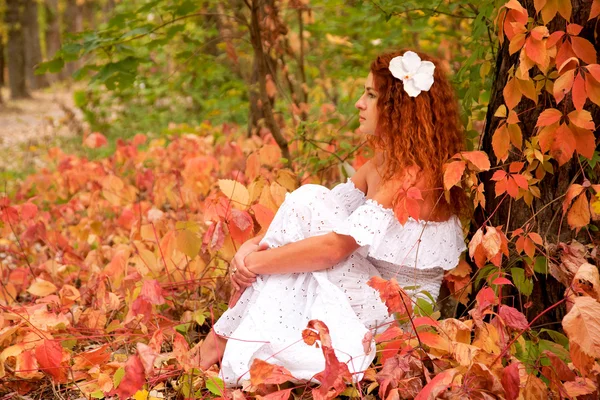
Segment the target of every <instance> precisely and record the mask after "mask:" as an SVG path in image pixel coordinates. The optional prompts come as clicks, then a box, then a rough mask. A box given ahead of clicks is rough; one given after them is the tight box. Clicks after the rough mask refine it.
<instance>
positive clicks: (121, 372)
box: [113, 367, 125, 388]
mask: <svg viewBox="0 0 600 400" xmlns="http://www.w3.org/2000/svg"><path fill="white" fill-rule="evenodd" d="M124 376H125V368H123V367H121V368H119V369H118V370H116V372H115V375H114V376H113V387H114V388H118V387H119V384H120V383H121V381H122V380H123V377H124Z"/></svg>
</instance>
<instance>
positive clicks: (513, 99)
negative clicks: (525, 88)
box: [502, 78, 522, 110]
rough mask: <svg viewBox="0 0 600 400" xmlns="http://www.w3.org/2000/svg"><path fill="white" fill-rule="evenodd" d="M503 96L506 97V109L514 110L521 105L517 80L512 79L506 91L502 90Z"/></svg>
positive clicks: (505, 88) (507, 84)
mask: <svg viewBox="0 0 600 400" xmlns="http://www.w3.org/2000/svg"><path fill="white" fill-rule="evenodd" d="M502 94H503V95H504V102H505V103H506V107H508V109H509V110H512V109H513V108H515V107H516V106H517V104H519V102H520V101H521V96H522V95H521V91H520V90H519V88H518V87H517V84H516V78H512V79H510V80H509V81H508V82H507V83H506V86H505V87H504V89H503V90H502Z"/></svg>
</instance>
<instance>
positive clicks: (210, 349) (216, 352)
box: [200, 329, 227, 371]
mask: <svg viewBox="0 0 600 400" xmlns="http://www.w3.org/2000/svg"><path fill="white" fill-rule="evenodd" d="M226 344H227V339H225V338H224V337H221V336H218V335H216V334H215V332H214V330H212V329H211V330H210V332H209V333H208V335H206V338H205V339H204V342H202V344H201V345H200V369H201V370H202V371H206V370H207V369H209V368H210V367H211V366H212V365H213V364H216V363H217V362H219V360H221V357H223V352H224V351H225V345H226Z"/></svg>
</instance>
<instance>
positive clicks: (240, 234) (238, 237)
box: [228, 208, 254, 243]
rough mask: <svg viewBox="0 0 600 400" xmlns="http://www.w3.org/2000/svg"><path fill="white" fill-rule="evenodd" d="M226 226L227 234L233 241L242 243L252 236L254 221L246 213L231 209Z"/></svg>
mask: <svg viewBox="0 0 600 400" xmlns="http://www.w3.org/2000/svg"><path fill="white" fill-rule="evenodd" d="M228 226H229V234H230V235H231V237H232V238H233V240H235V241H237V242H240V243H243V242H245V241H246V240H248V239H250V237H251V236H252V232H253V230H254V221H253V220H252V217H251V216H250V214H248V213H247V212H246V211H240V210H237V209H235V208H233V209H232V210H231V218H230V220H229V224H228Z"/></svg>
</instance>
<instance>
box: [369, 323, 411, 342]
mask: <svg viewBox="0 0 600 400" xmlns="http://www.w3.org/2000/svg"><path fill="white" fill-rule="evenodd" d="M403 333H404V332H403V331H402V329H400V327H398V326H396V325H392V326H390V327H389V328H387V329H386V330H385V331H384V332H383V333H381V334H379V335H377V336H376V337H375V343H381V342H389V341H390V340H392V339H396V338H397V337H399V336H402V334H403Z"/></svg>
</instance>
